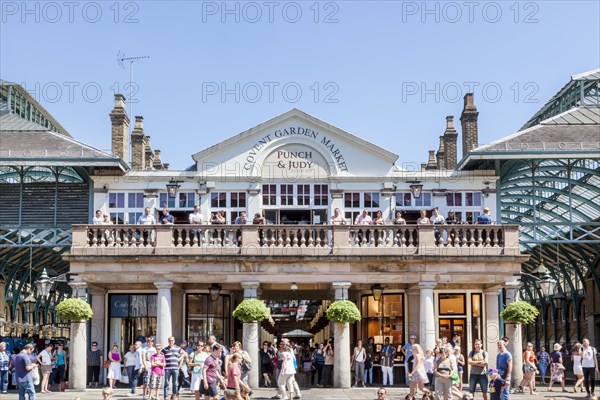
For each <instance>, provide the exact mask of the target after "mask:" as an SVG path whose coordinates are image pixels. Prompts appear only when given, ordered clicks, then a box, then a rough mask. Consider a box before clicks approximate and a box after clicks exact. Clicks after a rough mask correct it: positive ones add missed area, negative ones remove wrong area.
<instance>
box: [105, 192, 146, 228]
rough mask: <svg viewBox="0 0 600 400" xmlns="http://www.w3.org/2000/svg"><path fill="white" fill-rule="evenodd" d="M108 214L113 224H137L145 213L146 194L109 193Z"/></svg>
mask: <svg viewBox="0 0 600 400" xmlns="http://www.w3.org/2000/svg"><path fill="white" fill-rule="evenodd" d="M108 213H109V215H110V220H111V221H112V222H113V224H135V223H137V220H138V218H139V217H140V216H141V215H142V214H143V213H144V192H111V193H108Z"/></svg>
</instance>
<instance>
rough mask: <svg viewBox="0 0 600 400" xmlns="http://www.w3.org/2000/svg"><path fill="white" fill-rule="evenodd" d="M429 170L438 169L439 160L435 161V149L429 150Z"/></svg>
mask: <svg viewBox="0 0 600 400" xmlns="http://www.w3.org/2000/svg"><path fill="white" fill-rule="evenodd" d="M425 169H427V170H431V169H437V162H436V161H435V150H429V160H428V161H427V166H426V167H425Z"/></svg>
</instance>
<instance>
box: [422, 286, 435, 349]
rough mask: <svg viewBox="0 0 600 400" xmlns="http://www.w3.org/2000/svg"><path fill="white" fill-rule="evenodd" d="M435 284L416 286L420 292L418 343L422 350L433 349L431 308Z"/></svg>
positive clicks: (433, 325) (433, 319)
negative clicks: (419, 334)
mask: <svg viewBox="0 0 600 400" xmlns="http://www.w3.org/2000/svg"><path fill="white" fill-rule="evenodd" d="M436 285H437V282H419V284H418V285H417V286H418V287H419V289H420V291H421V301H420V309H419V315H420V317H421V318H420V320H421V326H420V329H419V332H420V333H421V336H420V339H419V343H421V347H423V348H424V349H433V348H434V347H435V337H436V334H435V313H434V308H433V288H435V286H436Z"/></svg>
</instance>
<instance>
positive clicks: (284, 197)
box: [279, 184, 294, 206]
mask: <svg viewBox="0 0 600 400" xmlns="http://www.w3.org/2000/svg"><path fill="white" fill-rule="evenodd" d="M279 193H280V194H281V196H280V198H279V199H280V204H281V205H282V206H293V205H294V185H287V184H282V185H279Z"/></svg>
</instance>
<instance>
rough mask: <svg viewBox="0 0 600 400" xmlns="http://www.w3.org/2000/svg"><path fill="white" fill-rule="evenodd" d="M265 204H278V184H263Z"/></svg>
mask: <svg viewBox="0 0 600 400" xmlns="http://www.w3.org/2000/svg"><path fill="white" fill-rule="evenodd" d="M262 204H263V206H275V205H277V185H262Z"/></svg>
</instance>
